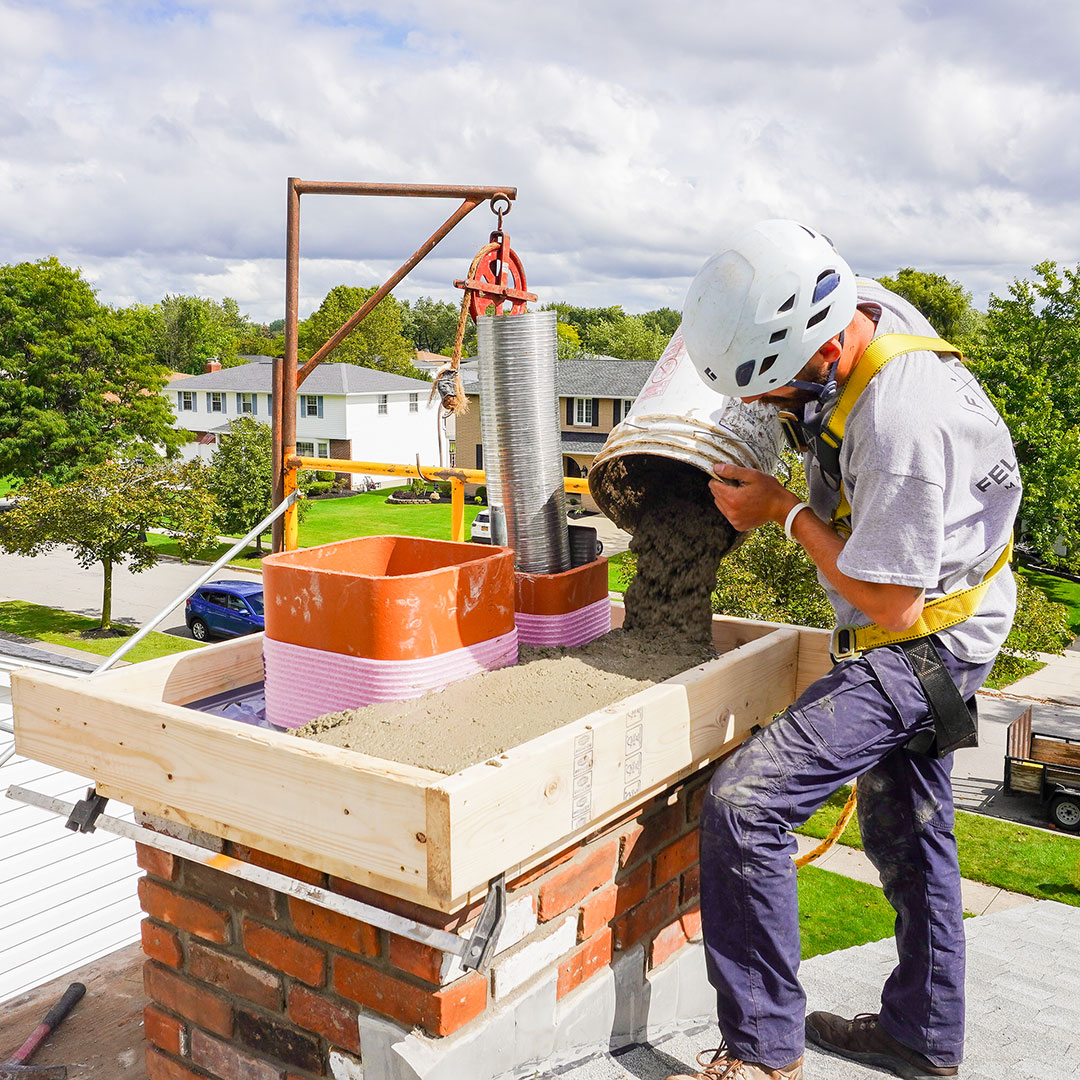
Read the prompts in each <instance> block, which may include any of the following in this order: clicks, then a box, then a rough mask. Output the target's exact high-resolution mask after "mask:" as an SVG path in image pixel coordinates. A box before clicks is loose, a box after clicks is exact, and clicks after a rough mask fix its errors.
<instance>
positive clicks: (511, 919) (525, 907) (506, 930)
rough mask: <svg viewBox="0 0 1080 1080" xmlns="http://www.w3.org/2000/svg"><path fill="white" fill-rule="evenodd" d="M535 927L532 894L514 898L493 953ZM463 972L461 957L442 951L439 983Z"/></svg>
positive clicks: (456, 977)
mask: <svg viewBox="0 0 1080 1080" xmlns="http://www.w3.org/2000/svg"><path fill="white" fill-rule="evenodd" d="M536 927H537V921H536V898H535V897H533V896H523V897H521V899H520V900H515V901H513V902H512V903H510V904H507V906H506V921H505V922H504V923H503V928H502V930H500V931H499V941H498V943H497V944H496V946H495V955H496V956H498V955H499V954H500V953H504V952H506V950H507V949H512V948H513V947H514V946H515V945H517V944H518V942H519V941H524V940H525V938H527V937H528V936H529V935H530V934H531V933H532V932H533V931H534V930H535V929H536ZM471 933H472V928H471V927H470V928H469V929H467V930H464V931H462V932H461V934H460V935H459V936H460V937H463V938H468V937H469V935H470V934H471ZM464 974H465V968H464V967H462V964H461V957H460V956H455V955H454V954H453V953H444V954H443V960H442V966H441V968H440V970H439V985H440V986H445V985H446V984H447V983H451V982H453V981H454V980H455V979H460V978H461V977H462V975H464Z"/></svg>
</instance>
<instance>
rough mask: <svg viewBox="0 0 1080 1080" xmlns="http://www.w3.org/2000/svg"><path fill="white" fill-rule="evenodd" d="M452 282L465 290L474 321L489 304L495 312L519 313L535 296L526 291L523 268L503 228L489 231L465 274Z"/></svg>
mask: <svg viewBox="0 0 1080 1080" xmlns="http://www.w3.org/2000/svg"><path fill="white" fill-rule="evenodd" d="M454 285H455V287H456V288H459V289H464V290H465V291H466V293H467V294H468V301H469V314H470V315H471V316H472V317H473V320H474V321H475V320H476V319H478V318H479V317H480V316H481V315H483V314H484V313H485V312H486V311H487V310H488V308H489V307H491V306H492V305H494V307H495V311H494V314H496V315H520V314H521V313H522V312H523V311H524V310H525V305H526V304H527V303H528V302H529V301H530V300H535V299H536V294H535V293H531V292H529V291H528V286H527V284H526V282H525V268H524V267H523V266H522V265H521V260H520V259H519V258H518V256H517V252H515V251H514V250H513V249H512V248H511V247H510V237H509V236H507V235H506V233H503V232H493V233H492V234H491V243H490V244H487V245H486V246H485V247H482V248H481V249H480V250H479V251H478V252H477V254H476V258H475V259H473V262H472V266H471V267H470V268H469V276H468V277H467V278H466V279H465V280H464V281H455V282H454Z"/></svg>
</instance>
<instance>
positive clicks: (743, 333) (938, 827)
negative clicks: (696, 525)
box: [672, 220, 1020, 1080]
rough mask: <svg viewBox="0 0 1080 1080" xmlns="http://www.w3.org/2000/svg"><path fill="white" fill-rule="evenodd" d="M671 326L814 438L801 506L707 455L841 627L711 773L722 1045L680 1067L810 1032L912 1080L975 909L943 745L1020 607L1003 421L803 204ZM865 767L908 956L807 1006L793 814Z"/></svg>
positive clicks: (706, 912)
mask: <svg viewBox="0 0 1080 1080" xmlns="http://www.w3.org/2000/svg"><path fill="white" fill-rule="evenodd" d="M683 333H684V338H685V343H686V348H687V352H688V354H689V357H690V360H691V361H692V363H693V364H694V366H695V368H696V369H697V370H698V373H699V374H700V375H701V378H702V379H703V380H704V382H705V383H706V384H707V385H708V386H710V387H712V388H713V389H715V390H718V391H720V392H722V393H725V394H728V395H731V396H733V397H739V398H741V399H742V400H743V401H744V402H763V403H765V404H767V405H772V406H776V407H778V408H779V409H780V410H782V411H783V412H782V415H784V416H786V418H787V420H788V425H789V430H790V431H791V433H792V436H793V438H794V439H795V440H797V441H798V443H799V446H800V449H803V450H804V458H803V461H804V467H805V471H806V479H807V483H808V486H809V501H808V503H807V502H801V501H800V500H799V499H798V498H797V497H796V496H795V495H794V494H792V493H791V492H790V491H788V490H787V489H786V488H784V487H783V486H782V485H781V484H780V483H779V482H778V481H777V480H776V479H774V478H773V477H772V476H769V475H767V474H765V473H762V472H757V471H754V470H752V469H744V468H739V467H737V466H734V465H717V466H716V467H715V472H716V477H715V479H714V480H713V481H712V482H711V483H710V485H709V486H710V489H711V493H712V497H713V499H714V501H715V503H716V506H717V507H718V508H719V510H720V511H721V512H722V513H723V515H724V516H725V517H726V518H727V519H728V520H729V521H730V522H731V524H732V525H733V526H734V527H735V528H736V529H738V530H739V531H742V532H745V531H748V530H750V529H754V528H756V527H757V526H759V525H761V524H763V523H764V522H768V521H775V522H778V523H779V524H780V525H782V526H783V528H784V530H785V532H786V533H787V535H788V537H789V538H790V539H792V540H794V541H796V542H798V543H799V544H801V545H802V547H803V548H804V549H805V551H806V553H807V555H808V556H809V557H810V559H811V560H812V561H813V562H814V564H815V566H816V567H817V570H818V577H819V580H820V581H821V584H822V585H823V586H824V588H825V591H826V593H827V594H828V597H829V599H830V601H831V603H832V606H833V608H834V610H835V614H836V619H837V624H838V629H837V630H836V631H834V633H833V639H832V640H833V644H832V653H833V660H834V666H833V668H832V669H831V671H830V672H829V673H828V674H826V675H824V676H823V677H822V678H820V679H818V681H817V682H815V683H814V684H813V685H812V686H810V687H809V688H808V689H807V690H806V691H805V692H804V693H803V694H802V695H801V696H800V697H799V698H798V700H797V701H795V703H794V704H793V705H791V706H790V707H789V708H788V709H786V710H785V711H784V712H783V713H781V715H780V716H779V717H778V718H777V719H776V720H775V721H774V722H773V723H771V724H769V725H767V726H765V727H764V728H762V729H761V730H760V731H758V732H757V733H756V734H755V735H754V736H753V737H752V738H750V739H749V740H747V742H745V743H744V744H743V745H742V746H741V747H740V748H739V749H738V750H737V751H736V752H735V753H734V754H732V755H731V756H730V757H728V758H727V759H725V760H724V761H723V762H722V763H721V765H720V766H719V768H718V769H717V770H716V773H715V775H714V776H713V777H712V780H711V782H710V785H709V787H708V791H707V794H706V798H705V802H704V807H703V810H702V816H701V913H702V926H703V934H704V941H705V956H706V964H707V968H708V973H709V978H710V981H711V983H712V985H713V986H714V987H715V989H716V993H717V1010H718V1022H719V1028H720V1033H721V1035H722V1037H723V1042H722V1044H721V1046H720V1048H719V1049H717V1050H715V1051H709V1052H707V1053H706V1054H705V1055H702V1056H701V1057H699V1061H698V1064H699V1065H700V1066H701V1069H702V1071H700V1072H695V1073H691V1074H678V1078H672V1080H685V1078H686V1077H687V1076H693V1077H695V1078H699V1080H704V1078H708V1080H720V1078H723V1080H800V1078H801V1077H802V1075H803V1069H802V1059H803V1049H804V1045H805V1043H804V1039H806V1038H809V1039H810V1040H811V1041H812V1042H814V1043H816V1044H817V1045H818V1046H819V1047H822V1048H823V1049H825V1050H827V1051H830V1052H832V1053H834V1054H838V1055H841V1056H843V1057H846V1058H851V1059H854V1060H856V1061H859V1062H863V1063H865V1064H868V1065H872V1066H876V1067H879V1068H884V1069H886V1070H890V1071H892V1072H893V1073H895V1074H897V1075H899V1076H902V1077H906V1078H908V1080H912V1078H919V1080H921V1078H924V1077H941V1076H955V1075H956V1074H957V1071H958V1066H959V1064H960V1060H961V1057H962V1054H963V1045H964V929H963V924H962V919H963V911H962V908H961V898H960V872H959V868H958V865H957V856H956V839H955V836H954V832H953V800H952V789H951V786H950V770H951V763H952V754H951V751H952V750H953V749H954V748H956V747H958V746H962V745H972V744H973V740H974V738H975V734H974V733H975V722H974V715H973V712H974V695H975V692H976V691H977V690H978V688H979V687H980V686H981V685H982V682H983V680H984V679H985V678H986V675H987V673H988V672H989V671H990V668H991V666H992V665H993V661H994V657H995V656H996V654H997V651H998V649H999V647H1000V646H1001V644H1002V642H1003V641H1004V640H1005V636H1006V635H1007V633H1008V632H1009V627H1010V625H1011V621H1012V615H1013V611H1014V608H1015V603H1016V587H1015V582H1014V580H1013V578H1012V574H1011V571H1010V568H1009V566H1008V559H1009V554H1010V553H1011V535H1012V524H1013V519H1014V517H1015V515H1016V511H1017V507H1018V504H1019V501H1020V480H1019V478H1018V473H1017V468H1016V457H1015V455H1014V452H1013V447H1012V442H1011V440H1010V437H1009V432H1008V430H1007V428H1006V426H1005V424H1004V422H1003V421H1002V419H1001V417H1000V416H999V415H998V413H997V412H996V410H995V409H994V407H993V406H992V405H991V403H990V401H989V400H988V399H987V397H986V395H985V393H984V392H983V391H982V389H981V388H980V387H979V385H978V384H977V382H976V381H975V379H974V378H973V377H972V375H971V374H970V372H969V371H968V370H967V369H966V368H965V367H964V366H963V364H962V362H961V360H960V359H959V358H958V356H957V355H953V353H955V350H953V349H952V347H951V346H950V345H949V344H948V343H946V342H944V341H941V340H940V339H938V338H937V335H936V334H935V332H934V330H933V329H932V328H931V326H930V324H929V323H928V322H927V321H926V320H925V319H924V318H923V316H922V315H920V314H919V312H918V311H916V310H915V308H914V307H912V305H911V304H909V303H907V302H906V301H905V300H903V299H902V298H900V297H899V296H896V295H895V294H893V293H891V292H889V291H888V290H886V289H885V288H883V287H882V286H881V285H879V284H878V283H876V282H874V281H869V280H863V279H856V278H855V276H854V274H853V273H852V271H851V269H850V267H849V266H848V264H847V263H846V262H845V261H844V260H843V259H842V258H841V257H840V256H839V255H838V254H837V253H836V251H835V250H834V248H833V246H832V244H831V243H830V242H829V240H828V239H827V238H826V237H825V236H824V235H822V234H821V233H819V232H816V231H815V230H813V229H809V228H806V227H805V226H803V225H800V224H798V223H797V222H793V221H782V220H773V221H764V222H761V223H759V224H758V225H756V226H755V227H754V228H752V229H750V230H749V231H748V232H747V233H745V234H744V235H743V236H741V237H740V238H739V239H737V240H736V241H735V242H734V243H733V244H732V245H731V247H730V248H728V249H727V250H725V251H722V252H720V253H719V254H718V255H715V256H714V257H713V258H711V259H710V260H709V261H708V262H707V263H706V264H705V266H704V267H703V268H702V270H701V271H700V273H699V274H698V275H697V277H696V278H695V280H694V282H693V284H692V285H691V288H690V291H689V294H688V297H687V301H686V307H685V310H684V312H683ZM897 335H915V339H914V340H913V339H912V338H911V337H900V336H897ZM920 339H922V340H920ZM925 339H935V340H932V341H930V342H927V341H926V340H925ZM875 341H877V342H878V345H876V346H875V345H874V344H873V343H874V342H875ZM891 354H895V355H894V356H893V358H889V356H890V355H891ZM883 358H884V359H883ZM946 595H948V596H949V600H948V601H946V602H943V603H942V602H937V603H936V602H935V601H938V600H939V598H941V597H943V596H946ZM856 778H858V786H857V790H858V810H859V824H860V827H861V831H862V839H863V844H864V847H865V850H866V853H867V855H868V856H869V857H870V859H871V861H872V862H873V864H874V865H875V867H876V868H877V869H878V872H879V873H880V875H881V882H882V887H883V889H884V892H885V895H886V897H887V898H888V900H889V902H890V903H891V904H892V906H893V907H894V908H895V909H896V945H897V951H898V954H899V962H898V963H897V965H896V967H895V969H894V970H893V971H892V973H891V974H890V976H889V978H888V979H887V981H886V982H885V985H884V988H883V990H882V993H881V1004H880V1007H879V1008H878V1010H877V1011H876V1012H872V1013H864V1014H861V1015H858V1016H856V1017H855V1018H854V1019H844V1018H841V1017H839V1016H835V1015H833V1014H831V1013H827V1012H814V1013H811V1014H810V1015H809V1016H806V997H805V994H804V992H803V990H802V988H801V986H800V984H799V980H798V968H799V955H800V948H799V925H798V902H797V892H796V876H795V866H794V863H793V861H792V855H793V853H794V852H795V850H796V845H795V840H794V838H793V837H792V835H791V830H793V829H795V828H797V827H798V826H800V825H802V824H803V823H804V822H805V821H806V820H807V819H808V818H809V817H810V815H811V814H813V813H814V811H815V810H817V809H818V808H819V807H820V806H821V805H822V804H823V803H824V802H825V801H826V800H827V799H828V798H829V796H830V795H832V794H833V793H834V792H835V791H836V790H837V789H838V788H839V787H841V785H843V784H846V783H850V782H852V781H854V780H855V779H856ZM868 1004H869V1003H868Z"/></svg>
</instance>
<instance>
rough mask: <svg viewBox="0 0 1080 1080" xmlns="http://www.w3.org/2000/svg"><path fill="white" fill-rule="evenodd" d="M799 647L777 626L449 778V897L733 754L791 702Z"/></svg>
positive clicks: (445, 788)
mask: <svg viewBox="0 0 1080 1080" xmlns="http://www.w3.org/2000/svg"><path fill="white" fill-rule="evenodd" d="M798 645H799V635H798V632H797V631H796V630H794V629H793V628H790V627H785V628H782V629H778V630H776V631H774V632H773V633H771V634H769V635H766V636H764V637H761V638H759V639H758V640H755V641H751V642H749V643H747V644H746V645H743V646H742V647H740V648H739V649H736V650H735V651H733V652H731V653H728V654H727V655H725V656H722V657H719V658H718V659H716V660H712V661H710V662H709V663H707V664H703V665H700V666H699V667H697V668H694V669H693V670H691V671H688V672H684V673H683V674H682V675H679V676H676V677H675V678H674V679H669V680H668V681H667V682H664V683H659V684H657V685H656V686H652V687H649V688H648V689H646V690H642V691H640V692H638V693H636V694H633V695H631V696H630V697H628V698H625V699H624V700H623V701H620V702H618V703H617V704H615V705H611V706H608V707H607V708H605V709H601V710H598V711H597V712H594V713H591V714H589V715H588V716H584V717H582V718H581V719H579V720H576V721H574V722H573V723H570V724H567V725H565V726H564V727H562V728H559V729H557V730H555V731H552V732H549V733H548V734H546V735H543V736H541V737H540V738H538V739H534V740H532V741H531V742H529V743H527V744H525V745H524V746H519V747H516V748H514V749H512V750H508V751H506V752H505V753H503V754H500V755H499V756H498V757H497V758H495V759H493V760H492V761H489V762H485V763H482V764H480V765H474V766H472V767H470V768H468V769H465V770H463V771H462V772H460V773H458V774H456V775H455V776H453V777H449V778H447V780H446V781H445V782H444V783H443V784H441V785H440V787H441V789H442V790H443V791H445V792H446V795H447V797H448V799H449V804H450V821H451V824H450V832H451V835H450V842H451V880H450V887H451V892H452V893H453V894H454V895H455V896H458V897H460V896H462V895H464V894H466V893H468V892H469V891H470V890H473V889H476V888H478V887H480V886H482V884H483V883H484V882H486V881H487V880H488V879H489V878H491V877H493V876H494V875H495V874H497V873H499V872H500V871H501V870H503V869H505V868H506V867H507V866H509V865H514V864H515V863H518V862H521V861H522V860H523V859H526V858H528V857H529V856H530V855H532V854H533V853H535V852H537V851H539V850H541V849H542V848H545V847H547V846H548V845H550V844H552V843H555V842H556V841H558V840H559V839H560V838H563V837H568V836H571V835H574V834H578V833H582V832H584V831H587V830H589V829H591V828H593V827H595V823H596V821H597V820H598V819H600V818H602V817H603V816H604V815H606V814H608V813H610V811H612V810H613V809H616V808H619V807H625V806H630V805H633V804H636V803H639V802H641V801H642V799H643V792H645V791H649V790H654V789H656V790H659V789H662V788H663V787H664V786H667V785H668V784H671V783H674V782H675V781H676V780H678V779H679V778H680V777H681V776H684V775H686V774H687V773H689V772H691V771H693V770H695V769H698V768H700V767H701V766H703V765H704V764H706V763H707V761H709V760H710V759H711V758H714V757H716V756H718V755H719V754H722V753H724V752H726V751H727V750H729V749H732V748H733V747H734V746H736V745H738V743H739V742H741V741H742V739H743V738H745V736H746V735H747V734H748V733H749V731H750V729H751V727H752V726H753V725H755V724H762V723H767V722H768V721H769V720H771V719H772V717H773V715H774V714H775V713H777V712H779V711H780V710H781V709H783V708H784V707H785V706H786V705H787V704H788V703H789V702H790V701H791V699H792V695H793V690H794V685H795V673H796V667H797V660H798V658H797V651H798Z"/></svg>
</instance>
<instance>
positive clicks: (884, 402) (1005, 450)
mask: <svg viewBox="0 0 1080 1080" xmlns="http://www.w3.org/2000/svg"><path fill="white" fill-rule="evenodd" d="M858 295H859V307H860V309H861V310H863V311H864V312H865V313H866V314H867V315H869V316H870V317H871V318H873V319H875V320H876V321H877V330H876V332H875V335H874V336H875V337H879V336H881V335H882V334H897V333H899V334H920V335H926V336H931V337H936V336H937V334H936V332H935V331H934V330H933V328H932V327H931V326H930V324H929V323H928V322H927V321H926V319H924V318H923V316H922V315H920V314H919V312H918V311H916V309H915V308H914V307H912V305H911V304H909V303H908V302H907V301H906V300H904V299H902V298H901V297H899V296H897V295H896V294H895V293H891V292H889V291H888V290H887V289H885V288H884V287H883V286H881V285H879V284H878V283H877V282H876V281H869V280H865V279H862V278H860V279H859V282H858ZM804 464H805V467H806V473H807V480H808V482H809V485H810V504H811V506H812V507H813V509H814V512H815V513H816V514H817V515H818V516H819V517H821V518H824V519H825V520H826V521H829V520H831V517H832V513H833V510H834V509H835V507H836V505H837V502H838V498H839V497H838V495H837V493H836V492H835V491H833V490H831V489H830V488H829V486H828V485H827V484H826V483H825V482H824V481H823V480H822V477H821V474H820V472H819V470H818V468H817V465H816V463H815V461H814V459H813V457H812V456H811V455H807V456H806V460H805V462H804ZM840 468H841V472H842V474H843V478H844V487H845V490H846V492H847V496H848V501H849V503H850V504H851V508H852V516H851V522H852V533H851V537H850V538H849V539H848V541H847V544H846V545H845V547H844V550H843V551H842V552H841V554H840V558H839V559H838V560H837V566H838V567H839V568H840V570H841V571H842V572H843V573H845V574H847V575H848V576H849V577H853V578H858V579H859V580H861V581H875V582H885V583H891V584H895V585H913V586H916V587H918V588H921V589H925V590H926V597H927V599H928V600H930V599H933V598H934V597H937V596H942V595H944V594H945V593H947V592H953V591H955V590H956V589H961V588H965V587H967V586H969V585H975V584H978V582H980V581H981V580H982V579H983V577H984V576H985V574H986V572H987V571H988V570H989V569H990V567H991V566H993V564H994V562H995V561H996V560H997V557H998V556H999V555H1000V554H1001V552H1002V550H1003V548H1004V547H1005V545H1006V544H1007V543H1008V541H1009V537H1010V536H1011V535H1012V526H1013V519H1014V518H1015V516H1016V512H1017V509H1018V507H1019V505H1020V474H1019V471H1018V470H1017V465H1016V454H1015V451H1014V450H1013V445H1012V439H1011V437H1010V435H1009V430H1008V428H1007V427H1006V426H1005V421H1004V420H1002V418H1001V417H1000V416H999V415H998V413H997V410H996V409H995V408H994V406H993V405H992V404H991V403H990V401H989V399H988V398H987V397H986V394H985V393H984V392H983V390H982V388H981V387H980V386H979V384H978V383H977V382H976V381H975V378H974V376H973V375H972V374H971V373H970V372H969V371H968V370H967V368H966V367H965V366H964V365H963V363H961V362H960V361H959V360H957V359H956V358H955V357H940V356H938V355H937V354H936V353H931V352H916V353H907V354H906V355H903V356H898V357H897V358H896V359H894V360H892V361H890V362H889V363H888V364H887V365H886V366H885V367H884V368H883V369H882V370H881V371H879V372H878V373H877V375H875V376H874V378H873V379H871V380H870V384H869V386H868V387H867V388H866V389H865V390H864V391H863V393H862V395H861V396H860V397H859V399H858V401H857V402H856V403H855V406H854V407H853V408H852V410H851V412H850V414H849V415H848V419H847V425H846V431H845V435H844V442H843V446H842V448H841V452H840ZM819 579H820V580H821V583H822V585H823V587H824V588H825V591H826V593H828V596H829V601H830V602H831V604H832V606H833V610H834V611H835V612H836V619H837V624H838V625H840V626H846V625H849V624H853V625H856V626H858V625H866V624H867V623H869V622H871V621H872V620H871V619H870V618H869V617H868V616H866V615H864V614H863V613H862V612H861V611H859V610H858V609H857V608H855V607H852V606H851V605H850V604H848V603H847V602H846V601H845V600H843V599H842V598H841V597H840V596H839V594H837V593H836V591H835V590H834V589H832V588H831V587H830V586H829V584H828V583H827V582H826V581H825V580H824V578H823V577H821V575H820V574H819ZM1015 608H1016V583H1015V582H1014V580H1013V576H1012V572H1011V570H1010V569H1009V568H1008V567H1006V568H1004V569H1003V570H1001V571H1000V572H999V573H998V574H997V576H996V577H995V578H994V579H993V581H992V582H991V584H990V587H989V589H988V590H987V593H986V595H985V596H984V597H983V601H982V604H981V605H980V607H979V610H978V612H977V613H976V614H975V615H973V616H971V617H970V618H968V619H967V620H965V621H964V622H962V623H959V624H958V625H957V626H954V627H953V628H952V629H950V630H945V631H942V633H941V635H940V636H941V640H942V642H943V643H944V644H945V646H946V647H947V648H948V649H949V651H950V652H952V653H953V655H955V656H957V657H959V658H960V659H961V660H967V661H970V662H973V663H985V662H986V661H989V660H991V659H992V658H993V657H994V655H995V653H996V652H997V650H998V648H999V647H1000V646H1001V643H1002V642H1003V641H1004V640H1005V637H1006V635H1007V634H1008V632H1009V627H1010V626H1011V624H1012V616H1013V612H1014V610H1015Z"/></svg>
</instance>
